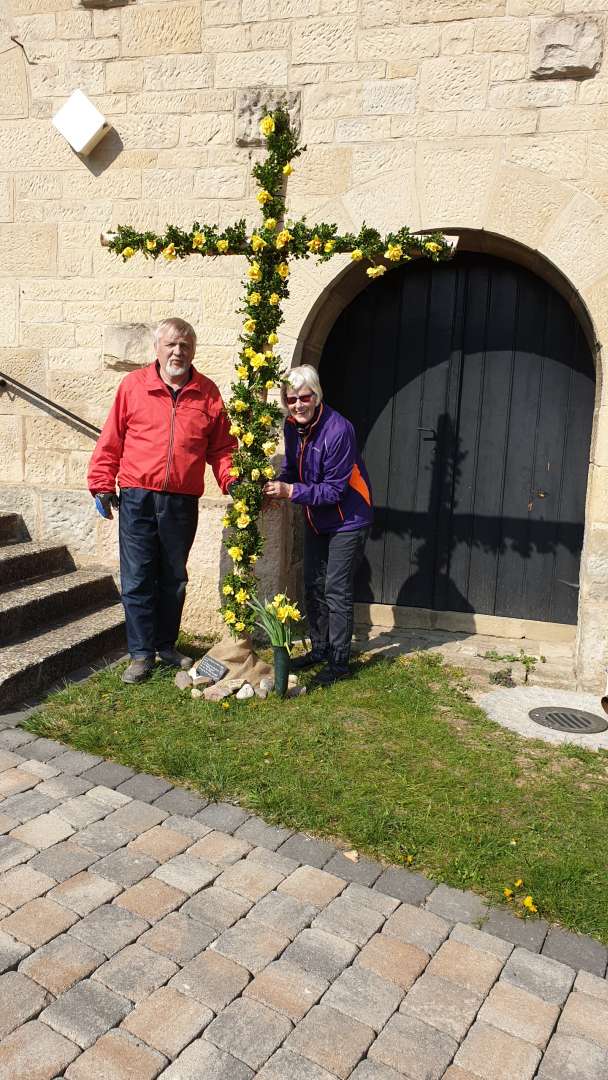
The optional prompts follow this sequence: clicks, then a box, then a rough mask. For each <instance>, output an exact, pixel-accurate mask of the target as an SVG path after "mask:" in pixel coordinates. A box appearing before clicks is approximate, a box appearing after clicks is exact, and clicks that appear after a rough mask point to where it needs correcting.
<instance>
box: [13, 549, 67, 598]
mask: <svg viewBox="0 0 608 1080" xmlns="http://www.w3.org/2000/svg"><path fill="white" fill-rule="evenodd" d="M75 569H76V565H75V563H74V560H73V558H72V556H71V555H70V553H69V551H68V549H67V547H66V546H65V544H57V545H49V544H34V543H32V542H31V541H28V542H27V543H24V544H9V545H8V546H6V547H0V592H2V591H4V590H5V589H8V588H11V587H14V586H16V585H17V586H20V585H23V584H25V582H26V581H28V580H32V579H33V578H42V577H47V576H51V575H52V574H66V573H68V572H69V571H70V570H75Z"/></svg>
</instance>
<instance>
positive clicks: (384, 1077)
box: [350, 1058, 474, 1080]
mask: <svg viewBox="0 0 608 1080" xmlns="http://www.w3.org/2000/svg"><path fill="white" fill-rule="evenodd" d="M449 1071H450V1070H449V1069H448V1071H447V1073H445V1074H444V1077H446V1078H447V1077H448V1075H449ZM350 1080H403V1073H398V1072H395V1070H394V1069H389V1067H388V1065H381V1064H380V1062H379V1061H370V1059H369V1058H366V1059H365V1061H360V1062H359V1064H358V1065H357V1068H356V1069H355V1071H354V1073H351V1075H350ZM463 1080H466V1078H464V1077H463ZM473 1080H474V1078H473Z"/></svg>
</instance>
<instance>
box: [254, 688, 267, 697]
mask: <svg viewBox="0 0 608 1080" xmlns="http://www.w3.org/2000/svg"><path fill="white" fill-rule="evenodd" d="M255 696H256V697H259V698H260V700H261V701H265V700H266V698H267V697H268V690H265V689H264V687H263V686H256V688H255Z"/></svg>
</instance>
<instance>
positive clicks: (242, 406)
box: [233, 398, 249, 412]
mask: <svg viewBox="0 0 608 1080" xmlns="http://www.w3.org/2000/svg"><path fill="white" fill-rule="evenodd" d="M233 408H234V411H235V412H247V409H248V408H249V406H248V404H247V402H246V401H242V400H241V398H237V399H236V401H235V403H234V405H233Z"/></svg>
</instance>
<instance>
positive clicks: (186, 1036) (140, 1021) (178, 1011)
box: [121, 986, 213, 1059]
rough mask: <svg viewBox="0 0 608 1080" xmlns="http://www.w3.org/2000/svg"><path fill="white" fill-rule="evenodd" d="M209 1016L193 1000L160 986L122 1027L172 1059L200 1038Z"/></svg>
mask: <svg viewBox="0 0 608 1080" xmlns="http://www.w3.org/2000/svg"><path fill="white" fill-rule="evenodd" d="M212 1020H213V1013H212V1011H211V1009H208V1008H207V1007H206V1006H205V1005H201V1004H200V1002H198V1001H195V1000H194V998H187V997H184V995H183V994H178V992H177V990H173V989H172V988H171V987H170V986H163V987H161V989H160V990H155V991H154V993H153V994H152V995H151V996H150V997H149V998H148V999H147V1000H146V1001H142V1002H140V1004H139V1005H137V1006H136V1008H135V1009H134V1010H133V1012H131V1013H129V1015H128V1016H127V1017H126V1019H125V1020H123V1022H122V1025H121V1026H122V1027H123V1028H124V1029H125V1030H126V1031H128V1032H129V1033H130V1034H131V1035H135V1036H136V1038H138V1039H141V1040H142V1041H143V1042H145V1043H146V1045H147V1046H151V1047H153V1049H154V1050H158V1051H159V1052H160V1053H161V1054H164V1055H165V1057H167V1058H169V1059H173V1058H175V1057H177V1055H178V1054H180V1053H181V1051H182V1050H183V1049H184V1047H185V1046H187V1045H188V1044H189V1043H191V1042H192V1040H193V1039H195V1038H196V1037H197V1035H200V1034H201V1032H202V1031H203V1030H204V1029H205V1028H206V1027H207V1025H208V1024H210V1023H211V1021H212Z"/></svg>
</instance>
